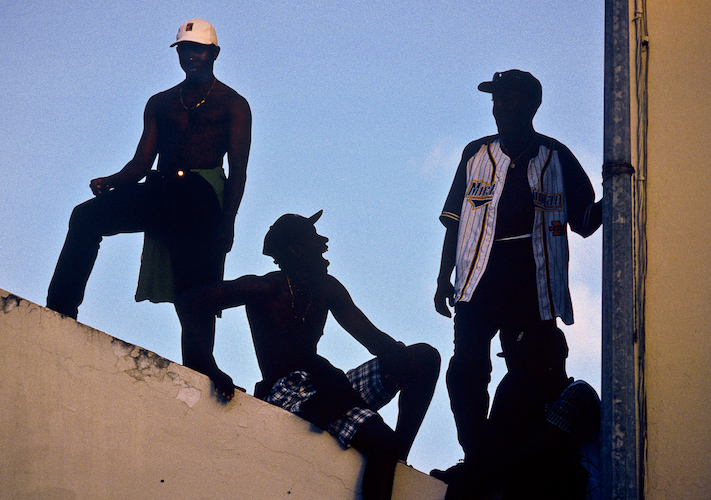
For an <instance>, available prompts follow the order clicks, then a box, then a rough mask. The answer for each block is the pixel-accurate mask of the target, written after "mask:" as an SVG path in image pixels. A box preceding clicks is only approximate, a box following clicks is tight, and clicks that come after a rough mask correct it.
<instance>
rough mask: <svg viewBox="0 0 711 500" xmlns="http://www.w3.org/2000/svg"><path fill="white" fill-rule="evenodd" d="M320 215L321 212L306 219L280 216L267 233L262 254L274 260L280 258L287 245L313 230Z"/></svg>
mask: <svg viewBox="0 0 711 500" xmlns="http://www.w3.org/2000/svg"><path fill="white" fill-rule="evenodd" d="M321 214H323V210H319V211H318V212H316V213H315V214H313V215H312V216H311V217H308V218H307V217H303V216H301V215H296V214H284V215H282V216H281V217H279V218H278V219H277V220H276V222H275V223H274V224H273V225H272V226H271V227H270V228H269V231H267V235H266V236H265V237H264V249H263V250H262V253H263V254H264V255H269V256H270V257H275V258H276V257H279V256H282V255H283V254H284V252H285V251H286V249H287V248H288V246H289V244H291V243H292V242H293V241H294V240H295V239H297V238H299V237H301V236H304V235H305V234H308V233H309V232H310V231H311V230H312V229H313V227H314V224H316V221H317V220H318V219H319V218H320V217H321Z"/></svg>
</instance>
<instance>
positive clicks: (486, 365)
mask: <svg viewBox="0 0 711 500" xmlns="http://www.w3.org/2000/svg"><path fill="white" fill-rule="evenodd" d="M491 371H492V366H491V360H490V359H489V358H488V357H487V358H486V359H472V358H471V357H468V356H458V355H457V354H456V353H455V355H454V356H452V358H451V359H450V360H449V367H448V368H447V387H457V386H460V385H461V386H462V387H463V388H464V390H467V389H466V388H467V387H469V388H472V387H477V386H487V385H489V382H491Z"/></svg>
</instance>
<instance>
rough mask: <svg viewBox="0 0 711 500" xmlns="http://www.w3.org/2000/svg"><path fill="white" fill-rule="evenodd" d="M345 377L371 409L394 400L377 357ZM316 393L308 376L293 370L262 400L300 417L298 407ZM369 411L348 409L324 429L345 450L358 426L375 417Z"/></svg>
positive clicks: (350, 371) (373, 412)
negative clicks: (384, 380)
mask: <svg viewBox="0 0 711 500" xmlns="http://www.w3.org/2000/svg"><path fill="white" fill-rule="evenodd" d="M346 377H348V380H349V381H350V383H351V385H352V386H353V389H355V391H356V392H357V393H358V394H359V395H360V396H361V398H363V400H364V401H365V402H366V403H367V404H368V405H369V406H370V408H375V409H376V410H377V409H380V408H382V407H383V406H385V405H386V404H387V403H389V402H390V401H391V400H392V399H393V398H394V397H395V394H394V393H389V392H388V391H386V390H385V387H383V383H382V381H381V378H380V362H379V361H378V358H374V359H371V360H370V361H367V362H365V363H363V364H362V365H360V366H359V367H357V368H354V369H352V370H349V371H348V373H346ZM316 391H317V388H316V387H315V386H314V385H313V384H312V383H311V375H310V374H309V373H307V372H304V371H296V372H292V373H290V374H289V375H287V376H286V377H282V378H281V379H279V380H278V381H277V382H276V383H275V384H274V386H273V387H272V389H271V391H270V393H269V396H267V397H266V398H265V401H266V402H267V403H271V404H273V405H275V406H279V407H280V408H283V409H285V410H287V411H290V412H291V413H295V414H297V415H299V414H300V413H301V405H302V404H303V403H305V402H306V401H308V399H309V398H310V397H311V396H313V395H314V394H316ZM370 408H359V407H356V408H351V409H350V410H348V411H347V412H346V413H345V414H344V415H342V416H341V417H339V418H337V419H336V420H333V421H332V422H331V423H330V424H329V426H328V429H326V430H327V431H328V432H329V434H332V435H333V436H335V437H336V439H338V441H339V442H340V443H341V444H342V445H343V446H345V447H348V446H349V443H350V442H351V439H353V436H354V435H355V433H356V431H357V430H358V428H359V427H360V425H361V424H362V423H363V422H365V421H366V420H367V419H369V418H370V417H372V416H375V415H377V413H375V411H373V410H372V409H370ZM301 416H303V415H301Z"/></svg>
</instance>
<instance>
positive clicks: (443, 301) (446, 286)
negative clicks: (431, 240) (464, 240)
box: [434, 225, 457, 318]
mask: <svg viewBox="0 0 711 500" xmlns="http://www.w3.org/2000/svg"><path fill="white" fill-rule="evenodd" d="M456 253H457V226H456V225H448V226H447V232H446V233H445V235H444V244H443V245H442V258H441V261H440V265H439V276H437V291H436V292H435V297H434V304H435V310H436V311H437V312H438V313H440V314H441V315H442V316H446V317H448V318H451V317H452V312H451V311H450V310H449V307H447V301H449V305H450V306H454V303H453V302H454V287H453V286H452V282H451V277H452V271H454V265H455V262H456Z"/></svg>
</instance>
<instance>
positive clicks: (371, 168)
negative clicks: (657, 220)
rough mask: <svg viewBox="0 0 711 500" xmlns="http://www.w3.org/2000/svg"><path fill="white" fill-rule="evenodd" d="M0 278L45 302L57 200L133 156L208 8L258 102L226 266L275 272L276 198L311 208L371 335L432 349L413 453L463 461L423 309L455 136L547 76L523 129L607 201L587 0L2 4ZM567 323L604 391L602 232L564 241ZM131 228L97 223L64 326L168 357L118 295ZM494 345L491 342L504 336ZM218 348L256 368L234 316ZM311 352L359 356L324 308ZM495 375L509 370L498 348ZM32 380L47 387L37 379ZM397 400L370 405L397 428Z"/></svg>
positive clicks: (173, 340)
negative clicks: (496, 88) (188, 34)
mask: <svg viewBox="0 0 711 500" xmlns="http://www.w3.org/2000/svg"><path fill="white" fill-rule="evenodd" d="M0 16H2V18H3V20H4V22H5V23H4V24H5V25H4V30H3V31H4V41H3V44H2V46H1V47H0V56H1V57H2V61H3V66H4V67H3V71H2V72H1V73H0V84H1V85H2V89H3V92H2V93H0V106H1V108H2V109H3V113H2V115H0V133H1V134H2V137H3V140H2V142H1V143H0V214H1V215H0V235H2V236H1V238H0V288H3V289H6V290H8V291H10V292H12V293H15V294H17V295H20V296H22V297H24V298H26V299H28V300H31V301H34V302H38V303H40V304H44V300H45V296H46V289H47V285H48V283H49V280H50V278H51V275H52V272H53V270H54V266H55V263H56V259H57V256H58V254H59V251H60V249H61V245H62V243H63V240H64V236H65V234H66V229H67V222H68V218H69V214H70V212H71V209H72V208H73V207H74V206H75V205H77V204H78V203H80V202H82V201H84V200H85V199H87V198H88V197H90V196H91V192H90V191H89V187H88V185H89V181H90V180H91V179H92V178H94V177H98V176H102V175H107V174H111V173H113V172H115V171H117V170H119V169H120V168H121V167H122V166H123V165H124V164H125V163H126V162H127V161H128V160H129V159H130V158H131V156H132V155H133V153H134V151H135V148H136V145H137V142H138V138H139V136H140V133H141V125H142V123H141V117H142V112H143V107H144V105H145V103H146V101H147V99H148V98H149V97H150V96H151V95H152V94H154V93H156V92H158V91H160V90H164V89H166V88H169V87H171V86H173V85H175V84H177V83H179V82H180V81H181V80H182V78H183V73H182V72H181V70H180V67H179V65H178V60H177V55H176V54H175V51H174V49H171V48H169V45H170V43H172V42H173V41H174V37H175V33H176V31H177V28H178V26H179V25H180V24H181V23H182V22H183V21H185V20H187V19H190V18H192V17H202V18H204V19H207V20H209V21H211V22H212V23H213V24H214V25H215V27H216V29H217V35H218V39H219V42H220V46H221V47H222V52H221V54H220V56H219V58H218V60H217V62H216V65H215V73H216V75H217V77H218V78H219V79H220V80H222V81H223V82H225V83H226V84H228V85H230V86H231V87H233V88H234V89H235V90H237V91H238V92H239V93H241V94H242V95H243V96H244V97H245V98H246V99H247V100H248V101H249V103H250V105H251V107H252V113H253V117H254V123H253V141H252V153H251V156H250V161H249V168H248V180H247V188H246V192H245V196H244V199H243V202H242V206H241V209H240V212H239V215H238V216H237V223H236V241H235V245H234V249H233V251H232V252H231V253H230V254H229V255H228V257H227V264H226V273H225V275H226V277H227V278H235V277H237V276H240V275H242V274H263V273H266V272H269V271H271V270H273V269H274V265H273V263H272V261H271V259H270V258H268V257H266V256H263V255H261V247H262V241H263V237H264V234H265V232H266V230H267V229H268V227H269V226H270V225H271V224H272V223H273V222H274V220H276V218H277V217H278V216H279V215H281V214H283V213H287V212H294V213H300V214H302V215H311V214H312V213H314V212H316V211H317V210H319V209H323V210H324V215H323V217H322V218H321V220H320V221H319V222H318V224H317V229H318V230H319V232H320V233H321V234H324V235H325V236H328V237H329V238H330V242H329V247H330V250H329V253H328V254H327V256H328V259H329V260H330V261H331V267H330V271H331V273H332V274H333V275H334V276H336V277H337V278H339V279H340V280H341V282H342V283H343V284H344V285H345V286H346V287H347V288H348V290H349V291H350V292H351V295H352V296H353V298H354V300H355V302H356V304H358V305H359V306H360V308H361V309H362V310H363V311H364V312H365V313H366V315H368V316H369V317H370V319H371V320H372V321H373V322H374V323H375V324H376V325H377V326H378V327H379V328H381V329H382V330H384V331H386V332H388V333H389V334H390V335H392V336H393V337H395V338H397V339H399V340H403V341H404V342H406V343H414V342H422V341H424V342H429V343H430V344H432V345H434V346H435V347H437V349H439V351H440V353H441V354H442V357H443V361H444V362H443V370H442V374H441V376H440V383H439V385H438V388H437V392H436V394H435V399H434V401H433V403H432V407H431V409H430V412H429V413H428V416H427V417H426V420H425V422H424V425H423V428H422V430H421V432H420V435H419V436H418V439H417V440H416V441H415V445H414V447H413V450H412V453H411V455H410V463H411V464H412V465H413V466H414V467H415V468H417V469H419V470H423V471H425V472H428V471H429V470H430V469H431V468H434V467H438V468H443V467H447V466H449V465H452V464H453V463H455V462H456V461H457V460H458V459H459V458H461V450H460V448H459V446H458V444H457V441H456V434H455V428H454V422H453V419H452V417H451V413H450V411H449V401H448V398H447V393H446V388H445V385H444V371H445V368H446V364H447V361H448V359H449V357H450V356H451V353H452V337H453V331H452V322H451V320H448V319H447V318H444V317H441V316H439V315H438V314H437V313H436V312H435V311H434V308H433V306H432V297H433V295H434V291H435V279H436V276H437V271H438V266H439V256H440V252H441V245H442V238H443V236H444V229H443V227H442V226H441V225H440V223H439V221H438V215H439V213H440V210H441V208H442V204H443V203H444V199H445V197H446V195H447V191H448V189H449V186H450V183H451V181H452V178H453V176H454V172H455V169H456V166H457V162H458V160H459V157H460V155H461V151H462V149H463V148H464V146H465V145H466V144H467V143H468V142H469V141H471V140H474V139H476V138H478V137H481V136H483V135H488V134H492V133H495V131H496V129H495V124H494V120H493V117H492V116H491V100H490V96H489V95H488V94H483V93H481V92H478V91H477V90H476V86H477V85H478V83H479V82H481V81H484V80H489V79H490V78H491V76H492V75H493V73H494V72H495V71H502V70H506V69H511V68H519V69H523V70H526V71H530V72H532V73H533V74H534V75H535V76H536V77H537V78H539V80H541V83H542V85H543V104H542V106H541V108H540V109H539V112H538V114H537V116H536V119H535V120H534V125H535V127H536V129H537V130H538V131H539V132H541V133H543V134H546V135H550V136H553V137H555V138H557V139H558V140H560V141H561V142H563V143H565V144H566V145H567V146H568V147H569V148H570V149H571V150H572V151H573V152H574V153H575V155H576V156H577V157H578V159H579V160H580V162H581V163H582V165H583V167H584V168H585V169H586V171H587V172H588V175H589V176H590V178H591V180H592V182H593V185H594V187H595V190H596V192H597V196H598V198H599V197H600V196H601V195H602V187H601V178H600V171H601V165H602V118H603V116H602V115H603V111H602V109H603V108H602V102H603V22H604V19H603V16H604V6H603V3H602V2H566V1H523V0H513V1H510V2H498V1H493V0H482V1H477V2H464V1H451V2H424V1H422V2H420V1H418V2H406V3H403V2H393V1H384V2H365V1H358V0H356V1H351V2H347V3H346V2H335V1H331V2H329V1H313V2H304V1H300V2H299V1H294V2H279V3H278V2H268V1H252V2H224V3H223V2H200V1H197V2H195V1H193V2H185V1H175V2H157V1H155V0H143V1H140V2H138V1H125V0H116V1H114V2H109V3H108V4H102V5H99V4H97V3H96V2H88V1H76V2H68V1H51V2H50V1H34V2H33V1H30V2H24V3H20V2H5V3H3V4H2V6H0ZM570 239H571V253H572V257H571V292H572V295H573V303H574V308H575V319H576V323H575V325H573V326H572V327H566V328H564V331H565V332H566V335H567V337H568V342H569V344H570V350H571V353H570V358H569V362H568V368H569V370H568V371H569V374H570V375H571V376H574V377H576V378H583V379H585V380H588V381H589V382H591V383H592V384H593V386H594V387H596V388H597V389H598V391H599V388H600V373H599V372H600V302H601V299H600V286H601V285H600V283H601V280H600V272H601V271H600V265H601V257H600V254H601V231H598V232H597V233H596V234H595V235H593V236H592V237H590V238H588V239H586V240H583V239H582V238H580V237H578V236H577V235H572V236H571V238H570ZM141 247H142V237H141V236H140V235H119V236H116V237H111V238H106V239H105V240H104V242H103V243H102V247H101V251H100V254H99V259H98V261H97V263H96V266H95V268H94V272H93V274H92V277H91V279H90V281H89V284H88V287H87V293H86V299H85V301H84V304H83V305H82V306H81V308H80V310H79V320H80V321H81V322H83V323H86V324H88V325H90V326H92V327H95V328H98V329H100V330H102V331H105V332H107V333H109V334H111V335H114V336H116V337H118V338H121V339H123V340H125V341H128V342H131V343H135V344H137V345H140V346H142V347H145V348H148V349H150V350H152V351H155V352H156V353H158V354H160V355H162V356H165V357H167V358H169V359H172V360H174V361H177V362H180V360H181V356H180V335H179V324H178V321H177V318H176V316H175V313H174V310H173V308H172V306H171V305H169V304H158V305H154V304H149V303H145V302H143V303H136V302H135V301H134V300H133V296H134V292H135V286H136V281H137V277H138V267H139V258H140V252H141ZM496 344H497V341H495V342H494V351H495V352H498V350H497V347H498V346H497V345H496ZM215 352H216V357H217V359H218V363H219V364H220V366H221V367H222V368H223V369H224V370H225V371H227V372H228V373H229V374H230V375H231V376H232V377H233V379H234V380H235V382H236V383H238V384H239V385H242V386H244V387H247V388H248V390H249V391H250V392H251V391H252V388H253V386H254V383H255V382H256V381H258V380H259V370H258V367H257V364H256V359H255V357H254V354H253V350H252V345H251V339H250V336H249V330H248V326H247V323H246V319H245V315H244V311H242V310H230V311H227V312H226V313H225V314H224V315H223V318H222V319H221V320H219V321H218V331H217V342H216V347H215ZM320 352H321V353H322V354H323V355H325V356H326V357H328V358H329V359H331V360H332V361H333V362H334V364H336V365H337V366H340V367H342V368H350V367H353V366H355V365H357V364H359V363H361V362H363V361H365V360H367V359H368V357H369V355H368V353H367V351H366V350H365V349H364V348H362V347H360V345H359V344H357V343H356V342H355V341H354V340H353V339H351V338H350V337H348V335H347V334H346V333H345V332H344V331H343V330H342V329H340V328H339V327H338V325H337V323H335V321H333V319H332V318H331V319H329V321H328V323H327V328H326V334H325V335H324V338H323V339H322V341H321V344H320ZM494 362H495V371H494V376H493V377H494V381H493V383H492V389H493V386H494V385H495V384H496V382H498V380H499V379H500V378H501V376H503V373H504V370H505V367H504V366H503V363H502V362H501V361H500V360H496V359H495V361H494ZM39 382H41V381H39ZM395 412H396V408H395V407H394V405H390V406H389V407H387V408H386V409H385V410H384V416H385V418H386V420H387V421H388V422H389V423H391V424H392V425H394V422H395Z"/></svg>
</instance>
